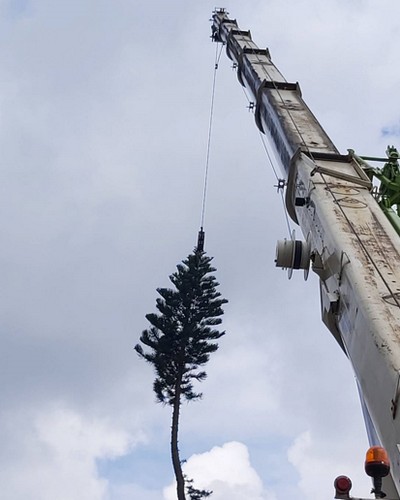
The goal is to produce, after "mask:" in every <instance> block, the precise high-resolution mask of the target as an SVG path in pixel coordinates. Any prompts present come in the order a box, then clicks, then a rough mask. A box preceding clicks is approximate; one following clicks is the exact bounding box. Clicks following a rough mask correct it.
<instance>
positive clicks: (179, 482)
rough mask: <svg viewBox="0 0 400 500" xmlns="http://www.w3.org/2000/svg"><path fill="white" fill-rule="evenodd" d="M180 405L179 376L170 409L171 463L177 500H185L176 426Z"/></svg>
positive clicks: (177, 426) (177, 425) (177, 424)
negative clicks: (172, 404) (171, 408)
mask: <svg viewBox="0 0 400 500" xmlns="http://www.w3.org/2000/svg"><path fill="white" fill-rule="evenodd" d="M180 406H181V377H178V380H177V382H176V387H175V400H174V406H173V410H172V427H171V455H172V465H173V467H174V473H175V478H176V492H177V494H178V500H186V498H185V479H184V477H183V472H182V466H181V460H180V458H179V449H178V428H179V410H180Z"/></svg>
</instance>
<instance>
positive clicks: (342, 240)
mask: <svg viewBox="0 0 400 500" xmlns="http://www.w3.org/2000/svg"><path fill="white" fill-rule="evenodd" d="M212 38H213V40H214V41H217V42H221V43H223V44H225V45H226V51H227V55H228V57H229V58H230V59H231V60H232V61H233V62H234V65H235V67H236V68H237V75H238V79H239V82H240V83H241V84H242V85H243V86H244V87H245V88H246V89H247V91H248V92H249V93H250V94H251V96H252V99H253V100H254V110H255V120H256V124H257V126H258V128H259V129H260V130H261V132H263V133H264V134H266V135H267V136H269V139H270V142H271V144H272V145H273V146H274V149H275V152H276V154H277V157H278V158H279V159H280V163H281V167H282V174H283V175H284V178H285V182H284V184H285V185H286V194H285V203H286V207H287V210H288V213H289V215H290V217H291V218H292V219H293V221H294V222H295V223H296V224H298V225H299V226H300V228H301V231H302V233H303V236H304V238H305V241H296V240H295V238H294V236H293V238H292V240H290V241H286V240H284V241H281V242H278V246H277V258H276V264H277V266H280V267H283V268H288V270H289V277H290V276H291V273H292V271H293V269H304V271H305V273H307V272H308V268H309V267H310V266H311V269H312V270H313V271H314V272H315V273H316V274H317V275H318V276H319V283H320V297H321V316H322V320H323V322H324V323H325V325H326V326H327V327H328V329H329V330H330V331H331V333H332V334H333V336H334V337H335V339H336V340H337V342H338V344H339V345H340V347H341V348H342V350H343V351H344V353H345V354H346V355H347V356H348V358H349V360H350V362H351V364H352V367H353V369H354V372H355V375H356V379H357V384H358V386H359V388H360V394H361V399H362V404H363V411H364V416H365V420H366V424H367V431H368V435H369V438H370V442H371V445H382V446H383V447H384V448H385V449H386V451H387V453H388V455H389V459H390V462H391V470H390V475H389V476H388V477H386V478H384V479H383V487H382V489H383V490H384V491H385V492H386V493H387V495H388V497H389V498H393V499H396V500H399V499H400V412H399V411H397V410H398V404H399V399H400V267H399V264H398V263H399V262H400V253H399V251H400V237H399V234H398V233H399V230H398V228H397V227H396V224H398V222H399V220H400V219H398V220H397V219H396V216H397V214H398V213H399V212H397V214H396V212H395V211H393V210H391V208H390V206H388V196H385V194H387V190H388V189H389V190H390V195H391V198H390V200H393V199H394V200H397V198H399V201H400V197H399V192H400V187H399V188H398V189H397V193H396V187H397V182H398V181H399V179H400V176H399V175H397V174H398V163H396V162H397V158H398V154H397V158H395V153H394V151H393V149H391V150H390V155H391V156H390V155H389V153H388V156H389V158H388V163H387V165H386V170H385V169H384V171H383V173H382V172H381V171H379V170H376V169H374V168H372V167H370V165H369V164H367V163H366V161H365V159H363V158H360V157H358V156H357V155H356V154H355V153H354V152H353V151H352V150H349V153H348V154H346V155H342V154H340V153H339V151H338V150H337V149H336V147H335V145H334V144H333V142H332V141H331V139H330V138H329V137H328V135H327V134H326V132H325V131H324V129H323V128H322V126H321V125H320V124H319V122H318V121H317V119H316V118H315V116H314V115H313V114H312V112H311V111H310V109H309V108H308V106H307V105H306V104H305V102H304V100H303V99H302V95H301V91H300V86H299V84H298V83H290V82H287V81H286V79H285V78H284V76H283V75H282V74H281V72H280V71H279V70H278V69H277V67H276V66H275V65H274V64H273V63H272V61H271V56H270V53H269V51H268V49H260V48H259V47H258V46H257V45H256V44H255V43H254V42H253V40H252V38H251V34H250V32H249V31H243V30H240V29H239V27H238V24H237V22H236V20H233V19H230V18H229V17H228V13H227V12H226V11H225V10H224V9H218V10H216V11H215V12H214V13H213V17H212ZM396 164H397V167H396ZM392 167H393V168H392ZM396 168H397V173H396ZM387 172H392V176H391V177H390V175H388V174H387ZM393 172H394V174H393ZM374 175H376V176H377V177H378V178H379V176H381V179H380V180H381V181H382V180H384V179H385V182H386V186H383V187H382V184H381V189H380V193H378V195H376V190H375V195H374V189H375V188H374V186H373V182H372V178H373V176H374ZM398 185H399V186H400V181H399V183H398ZM389 204H390V203H389ZM383 205H384V206H383ZM388 212H390V213H388ZM399 227H400V225H399ZM342 482H343V481H342ZM340 484H341V483H340ZM374 484H375V483H374ZM377 484H379V481H377ZM377 488H378V489H379V487H377ZM374 493H375V496H376V498H383V496H381V495H383V492H382V491H377V490H376V489H375V491H374ZM337 495H344V496H337V498H350V496H348V492H344V493H343V492H342V493H337ZM346 495H347V496H346Z"/></svg>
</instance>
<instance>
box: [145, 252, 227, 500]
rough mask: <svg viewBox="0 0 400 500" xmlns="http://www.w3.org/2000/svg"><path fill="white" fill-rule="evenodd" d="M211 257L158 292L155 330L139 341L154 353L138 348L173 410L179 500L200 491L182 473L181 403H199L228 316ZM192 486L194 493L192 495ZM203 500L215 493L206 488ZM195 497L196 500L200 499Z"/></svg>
mask: <svg viewBox="0 0 400 500" xmlns="http://www.w3.org/2000/svg"><path fill="white" fill-rule="evenodd" d="M211 260H212V258H211V257H208V256H206V255H205V252H203V251H202V250H198V249H195V250H194V251H193V253H191V254H190V255H189V256H188V257H187V258H186V259H185V260H183V261H182V263H181V264H178V265H177V271H176V272H175V273H173V274H172V275H171V276H170V277H169V279H170V281H171V282H172V284H173V285H174V287H175V288H174V289H170V288H158V289H157V292H158V294H159V295H160V296H161V298H158V299H157V300H156V307H157V309H158V311H159V314H157V313H150V314H147V315H146V319H147V320H148V321H149V322H150V325H151V326H150V328H149V329H147V330H144V331H143V332H142V335H141V337H140V341H141V343H142V344H144V345H145V346H147V347H148V348H149V350H148V351H147V352H146V351H144V349H143V347H142V345H140V344H137V345H136V346H135V350H136V351H137V353H138V354H139V356H140V357H142V358H143V359H145V360H146V361H147V362H149V363H151V364H152V365H153V367H154V370H155V373H156V378H155V380H154V384H153V389H154V392H155V394H156V398H157V402H159V403H163V404H166V405H169V406H171V407H172V425H171V458H172V464H173V469H174V473H175V478H176V484H177V494H178V500H185V490H188V488H189V491H187V493H188V494H189V495H190V498H192V493H193V492H195V491H197V490H195V489H194V488H193V487H192V485H191V484H190V483H191V481H190V480H189V481H188V480H186V482H188V483H189V484H188V486H187V487H185V477H184V475H183V472H182V466H181V460H180V457H179V449H178V431H179V417H180V406H181V402H182V399H185V400H187V401H194V400H198V399H199V398H201V397H202V394H201V393H197V392H195V390H194V386H193V383H194V382H196V381H198V382H201V381H202V380H204V379H205V378H206V376H207V374H206V372H205V371H204V370H199V368H200V367H202V366H203V365H205V364H206V363H207V362H208V360H209V358H210V354H211V353H213V352H215V351H216V350H217V349H218V344H217V343H216V342H215V341H216V340H218V339H219V338H220V337H222V335H224V334H225V332H224V331H219V330H218V329H216V328H215V327H216V326H217V325H219V324H221V322H222V320H221V318H220V316H222V314H223V313H224V311H223V310H222V306H223V304H226V303H227V302H228V301H227V300H226V299H223V298H221V294H220V293H219V292H217V290H216V288H217V287H218V285H219V283H217V281H216V279H215V277H214V276H213V275H212V274H211V273H213V272H214V271H216V269H214V268H213V267H212V266H211V264H210V263H211ZM190 488H191V491H190ZM199 493H203V496H200V497H197V498H202V497H206V496H209V495H210V494H211V492H207V491H205V490H201V491H200V492H199ZM195 498H196V497H195Z"/></svg>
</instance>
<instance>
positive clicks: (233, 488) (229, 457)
mask: <svg viewBox="0 0 400 500" xmlns="http://www.w3.org/2000/svg"><path fill="white" fill-rule="evenodd" d="M183 469H184V473H185V474H186V475H187V477H188V478H191V479H193V480H194V486H195V487H196V488H198V489H206V490H212V491H213V495H212V498H213V500H214V499H215V500H226V499H227V498H229V499H230V500H249V499H251V500H273V499H274V498H275V496H273V495H272V494H270V493H267V492H266V491H265V490H264V488H263V484H262V481H261V479H260V477H259V476H258V474H257V472H256V471H255V470H254V468H253V467H252V465H251V463H250V457H249V452H248V449H247V446H245V445H244V444H242V443H238V442H230V443H225V444H224V445H222V446H215V447H214V448H212V450H210V451H208V452H205V453H201V454H196V455H192V456H191V457H190V458H189V460H188V461H187V462H186V463H185V464H184V467H183ZM164 499H165V500H175V499H176V492H175V484H173V485H171V486H169V487H168V488H165V490H164Z"/></svg>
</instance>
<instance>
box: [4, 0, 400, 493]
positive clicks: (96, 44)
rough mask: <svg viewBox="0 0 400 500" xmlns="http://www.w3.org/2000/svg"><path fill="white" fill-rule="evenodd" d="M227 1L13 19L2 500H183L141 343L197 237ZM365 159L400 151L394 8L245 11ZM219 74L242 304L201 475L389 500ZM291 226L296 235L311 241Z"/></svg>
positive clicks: (231, 251)
mask: <svg viewBox="0 0 400 500" xmlns="http://www.w3.org/2000/svg"><path fill="white" fill-rule="evenodd" d="M214 7H215V4H214V2H210V1H208V0H203V1H193V0H189V1H188V0H186V1H183V0H170V1H168V2H163V1H161V0H155V1H153V2H148V1H144V0H113V1H112V2H111V1H106V0H79V1H77V0H69V1H66V0H58V1H57V0H31V1H30V0H0V61H1V63H0V82H1V87H0V88H1V92H0V106H1V115H0V116H1V122H0V151H1V184H0V189H1V196H0V217H1V224H0V228H1V235H2V238H1V246H0V263H1V273H0V274H1V277H2V293H1V301H0V307H1V316H0V328H1V335H2V341H1V349H0V356H1V360H0V380H1V383H2V391H1V394H2V404H1V405H0V443H1V446H0V484H1V490H2V498H4V499H5V500H26V499H34V500H54V499H56V500H128V499H129V500H173V499H174V498H175V494H174V489H173V473H172V468H171V465H170V457H169V430H170V409H169V408H165V407H162V406H161V405H157V404H156V403H155V397H154V395H153V393H152V381H153V373H152V370H151V367H150V366H148V365H146V364H145V363H143V361H142V360H140V359H139V358H138V357H137V356H136V354H135V352H134V350H133V346H134V345H135V344H136V343H137V341H138V338H139V336H140V333H141V331H142V330H143V329H144V328H146V327H147V324H146V320H145V318H144V316H145V314H146V313H148V312H153V311H154V309H155V299H156V295H157V294H156V288H157V287H159V286H168V283H169V282H168V276H169V274H171V273H172V272H173V271H174V270H175V266H176V264H177V263H178V262H179V261H180V260H182V259H183V258H185V257H186V255H187V254H188V253H190V252H191V250H192V249H193V247H194V244H195V241H196V236H197V231H198V229H199V227H198V226H199V220H200V210H201V196H202V183H203V173H204V164H205V155H206V140H207V129H208V116H209V109H210V96H211V83H212V74H213V67H214V54H215V46H214V45H213V44H212V43H211V41H210V38H209V37H210V23H209V18H210V17H211V14H212V11H213V9H214ZM224 7H226V8H227V9H228V11H229V12H230V14H231V16H232V17H234V18H236V19H237V20H238V23H239V25H240V27H241V28H242V29H251V32H252V36H253V39H254V41H255V42H256V43H257V44H258V45H259V46H260V47H266V46H268V47H269V48H270V51H271V53H272V57H273V60H274V62H275V63H276V65H277V66H278V67H279V68H280V70H281V71H282V72H283V74H284V75H285V76H286V78H287V79H288V81H299V82H300V84H301V88H302V92H303V97H304V99H305V100H306V102H307V103H308V105H309V106H310V108H311V109H312V110H313V112H314V114H315V115H316V116H317V117H318V119H319V120H320V122H321V124H322V125H323V126H324V127H325V129H326V131H327V132H328V134H329V135H330V136H331V138H332V139H333V141H334V142H335V144H336V145H337V146H338V148H339V149H340V150H341V152H343V153H345V152H346V148H354V149H355V150H356V151H357V152H358V153H360V154H365V155H383V154H384V152H385V149H386V146H387V144H389V143H393V144H395V145H397V146H400V141H399V136H400V120H399V118H400V115H399V110H400V93H399V87H400V85H399V83H400V68H399V65H398V54H399V53H400V3H399V2H398V1H397V0H380V1H379V2H376V1H372V0H370V1H368V0H328V1H325V2H321V1H319V2H317V1H316V0H315V1H314V0H296V1H295V2H294V1H293V2H292V1H288V0H279V1H278V0H263V1H261V0H259V1H256V0H254V1H246V2H243V1H239V0H231V1H230V3H229V4H226V5H224ZM246 105H247V101H246V98H245V96H244V95H243V92H242V90H241V88H240V85H239V84H238V82H237V79H236V75H235V73H234V71H233V70H232V69H231V63H230V61H228V59H227V58H226V56H225V54H224V53H223V54H222V57H221V61H220V65H219V69H218V76H217V88H216V98H215V115H214V128H213V136H212V148H211V158H210V176H209V191H208V201H207V211H206V223H205V230H206V250H207V252H208V254H209V255H211V256H214V264H215V266H216V267H217V269H218V271H217V273H216V274H217V278H218V281H219V282H220V283H221V286H220V291H221V293H222V294H223V295H224V297H226V298H228V299H229V304H228V305H227V306H226V307H225V311H226V313H225V316H224V328H225V329H226V331H227V334H226V336H225V337H223V338H222V339H221V341H220V350H219V351H218V352H217V353H216V354H215V355H214V356H213V357H212V359H211V361H210V363H209V365H208V366H207V372H208V379H207V380H206V381H205V382H204V383H203V384H202V386H201V390H202V391H203V393H204V399H203V400H202V401H201V402H198V403H193V404H191V405H186V404H184V405H183V408H182V427H181V436H180V449H181V454H182V458H185V459H186V460H187V463H186V466H185V467H186V468H185V470H186V473H187V474H188V475H190V476H191V477H193V478H194V479H195V481H196V485H197V486H199V487H201V488H208V489H212V490H214V495H213V499H215V500H227V499H229V500H287V499H288V498H296V500H321V498H331V497H333V486H332V485H333V480H334V478H335V477H336V476H337V475H338V474H347V475H349V476H350V477H351V478H352V480H353V485H354V487H353V493H354V495H356V496H368V495H369V490H370V483H369V480H368V478H366V476H365V475H364V473H363V462H364V457H365V451H366V449H367V447H368V443H367V439H366V435H365V431H364V427H363V422H362V417H361V411H360V405H359V402H358V396H357V391H356V386H355V382H354V377H353V374H352V370H351V367H350V365H349V363H348V362H347V360H346V359H345V357H344V355H343V353H342V352H341V351H340V349H339V347H338V346H337V345H336V344H335V342H334V340H333V338H332V337H331V335H330V334H329V332H328V331H327V330H326V329H325V327H324V326H323V325H322V323H321V321H320V318H319V303H318V300H319V297H318V296H319V292H318V283H317V280H316V278H315V277H314V276H311V277H310V279H309V280H308V281H307V282H304V280H303V277H302V274H301V273H300V274H296V275H295V276H294V277H293V279H292V280H291V281H288V279H287V274H286V273H285V272H283V271H280V270H278V269H276V268H275V267H274V262H273V261H274V254H275V244H276V240H277V239H282V238H284V237H286V236H287V233H288V229H287V226H286V222H285V216H284V211H283V208H282V202H281V198H280V196H279V195H278V194H277V193H276V188H274V184H275V183H276V180H275V177H274V174H273V172H272V170H271V168H270V166H269V164H268V161H267V158H266V156H265V153H264V150H263V147H262V143H261V141H260V138H259V134H258V132H257V129H256V127H255V124H254V117H253V115H252V114H251V112H249V111H248V110H247V109H246ZM292 227H293V228H294V226H292Z"/></svg>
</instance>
